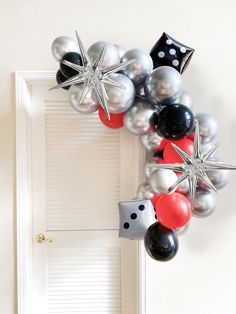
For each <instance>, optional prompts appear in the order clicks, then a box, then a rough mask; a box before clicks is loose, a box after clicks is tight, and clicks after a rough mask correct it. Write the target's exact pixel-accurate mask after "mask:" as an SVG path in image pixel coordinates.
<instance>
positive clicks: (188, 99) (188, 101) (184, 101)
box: [175, 90, 193, 110]
mask: <svg viewBox="0 0 236 314" xmlns="http://www.w3.org/2000/svg"><path fill="white" fill-rule="evenodd" d="M175 103H178V104H181V105H184V106H186V107H188V108H189V109H191V110H193V98H192V96H191V95H189V93H188V92H186V91H185V90H184V91H183V92H182V94H181V95H180V97H179V98H178V99H176V101H175Z"/></svg>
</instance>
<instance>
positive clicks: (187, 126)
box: [154, 104, 194, 140]
mask: <svg viewBox="0 0 236 314" xmlns="http://www.w3.org/2000/svg"><path fill="white" fill-rule="evenodd" d="M193 126H194V115H193V113H192V111H191V110H190V109H189V108H188V107H186V106H184V105H180V104H172V105H168V106H166V107H165V108H164V109H163V110H162V111H161V112H160V113H159V114H158V116H157V117H156V121H155V122H154V128H155V130H156V131H157V132H158V133H159V134H160V136H162V137H165V138H167V139H174V140H179V139H181V138H183V137H185V136H188V135H189V134H190V133H191V131H192V129H193Z"/></svg>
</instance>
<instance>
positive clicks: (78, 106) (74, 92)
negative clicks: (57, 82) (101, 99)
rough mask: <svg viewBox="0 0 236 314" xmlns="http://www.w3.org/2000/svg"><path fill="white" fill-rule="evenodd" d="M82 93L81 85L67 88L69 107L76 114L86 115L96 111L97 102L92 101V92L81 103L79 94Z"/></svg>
mask: <svg viewBox="0 0 236 314" xmlns="http://www.w3.org/2000/svg"><path fill="white" fill-rule="evenodd" d="M82 92H83V84H77V85H72V86H71V87H70V88H69V102H70V104H71V106H72V107H73V108H74V109H75V110H76V111H78V112H80V113H84V114H88V113H92V112H94V111H96V110H97V109H98V105H97V102H96V101H95V100H94V99H96V98H94V97H93V95H92V92H91V91H89V92H88V93H87V94H86V95H85V97H84V98H83V100H82V102H80V98H81V94H82Z"/></svg>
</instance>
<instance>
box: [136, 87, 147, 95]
mask: <svg viewBox="0 0 236 314" xmlns="http://www.w3.org/2000/svg"><path fill="white" fill-rule="evenodd" d="M136 94H137V96H142V97H145V92H144V87H143V85H139V86H136Z"/></svg>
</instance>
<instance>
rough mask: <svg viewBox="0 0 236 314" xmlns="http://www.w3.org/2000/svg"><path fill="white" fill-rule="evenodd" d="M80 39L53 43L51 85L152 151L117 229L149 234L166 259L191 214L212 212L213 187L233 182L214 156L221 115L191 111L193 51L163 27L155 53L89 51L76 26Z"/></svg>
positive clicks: (156, 254) (108, 47)
mask: <svg viewBox="0 0 236 314" xmlns="http://www.w3.org/2000/svg"><path fill="white" fill-rule="evenodd" d="M76 38H77V43H76V42H75V41H74V40H73V39H71V38H70V37H66V36H61V37H58V38H56V39H55V40H54V42H53V43H52V54H53V56H54V57H55V59H56V60H57V61H58V62H59V64H60V69H59V70H58V72H57V74H56V81H57V83H58V84H57V85H56V86H54V87H52V89H58V88H63V89H66V90H68V93H69V102H70V104H71V105H72V107H73V108H74V109H75V110H76V111H77V112H79V113H82V114H89V113H93V112H95V111H98V115H99V118H100V120H101V122H102V123H103V124H104V125H105V126H107V127H108V128H112V129H117V128H121V127H123V126H124V127H126V128H127V129H128V130H129V131H130V132H131V133H133V134H134V135H137V136H139V138H140V142H141V144H142V146H143V147H144V148H145V150H146V151H147V152H151V153H152V155H153V157H152V159H151V160H149V161H148V162H147V163H146V165H145V176H146V181H145V182H144V183H143V184H141V185H140V186H139V187H138V190H137V197H136V198H135V199H133V200H131V201H126V202H120V203H119V213H120V233H119V234H120V237H124V238H128V239H132V240H136V239H143V238H144V244H145V248H146V251H147V253H148V254H149V255H150V256H151V257H152V258H154V259H155V260H158V261H168V260H170V259H172V258H173V257H174V256H175V255H176V253H177V251H178V235H180V234H182V233H184V232H185V231H186V230H187V228H188V225H189V222H190V219H191V217H192V216H194V217H200V218H201V217H207V216H209V215H210V214H211V213H213V212H214V210H215V207H216V199H215V195H214V192H216V191H217V189H221V188H223V187H224V186H225V185H226V184H227V183H228V181H229V171H228V170H230V169H231V170H236V167H235V166H231V165H227V164H224V163H223V162H221V161H220V160H219V158H218V156H217V154H216V149H217V147H218V144H216V145H214V144H213V142H214V141H215V139H216V137H217V134H218V124H217V122H216V120H215V119H214V118H213V117H212V116H211V115H210V114H206V113H198V114H195V115H194V114H193V112H192V109H193V105H192V98H191V96H190V95H189V94H188V93H187V92H186V91H184V90H183V81H182V75H181V74H182V73H183V72H184V70H185V69H186V68H187V66H188V64H189V62H190V60H191V57H192V55H193V53H194V49H192V48H190V47H188V46H186V45H184V44H182V43H180V42H178V41H176V40H175V39H174V38H172V37H170V36H169V35H167V34H166V33H163V35H162V36H161V37H160V39H159V40H158V41H157V43H156V44H155V45H154V47H153V48H152V50H151V52H150V54H147V53H145V52H144V51H142V50H140V49H131V50H128V51H126V52H125V51H124V50H123V49H122V48H121V47H120V46H118V45H115V44H112V43H109V42H105V41H99V42H96V43H94V44H92V45H91V46H90V47H89V49H88V51H86V49H85V48H84V46H83V44H82V42H81V39H80V37H79V35H78V33H77V32H76Z"/></svg>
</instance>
